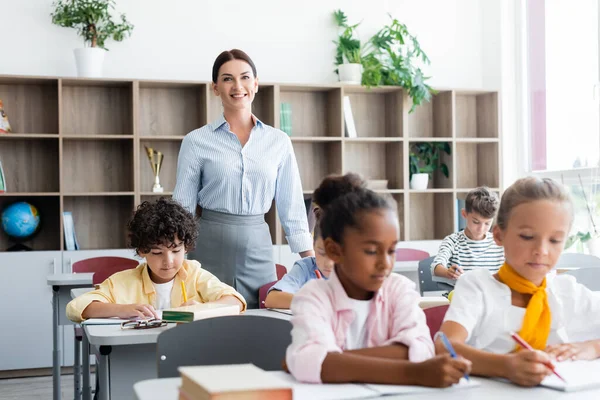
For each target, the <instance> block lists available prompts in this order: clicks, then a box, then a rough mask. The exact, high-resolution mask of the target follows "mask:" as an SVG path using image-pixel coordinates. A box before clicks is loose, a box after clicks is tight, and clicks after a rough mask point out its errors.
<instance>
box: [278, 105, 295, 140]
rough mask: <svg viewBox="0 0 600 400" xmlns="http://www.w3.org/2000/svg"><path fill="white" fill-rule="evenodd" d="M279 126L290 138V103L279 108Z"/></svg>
mask: <svg viewBox="0 0 600 400" xmlns="http://www.w3.org/2000/svg"><path fill="white" fill-rule="evenodd" d="M279 126H280V127H281V130H282V131H284V132H285V133H287V134H288V136H292V105H291V104H290V103H281V105H280V107H279Z"/></svg>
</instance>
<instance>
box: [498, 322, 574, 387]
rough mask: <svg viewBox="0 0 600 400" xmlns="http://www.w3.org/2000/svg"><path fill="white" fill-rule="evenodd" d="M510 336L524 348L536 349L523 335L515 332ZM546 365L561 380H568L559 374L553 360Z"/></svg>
mask: <svg viewBox="0 0 600 400" xmlns="http://www.w3.org/2000/svg"><path fill="white" fill-rule="evenodd" d="M510 337H511V338H513V340H514V341H515V342H517V343H518V344H519V346H521V347H523V348H524V349H527V350H532V351H535V349H534V348H533V347H531V346H530V345H529V343H527V342H526V341H525V340H524V339H523V338H522V337H521V336H519V335H518V334H517V333H515V332H513V333H511V334H510ZM545 365H546V367H548V368H550V370H552V372H553V373H554V375H556V376H558V377H559V378H560V380H562V381H563V382H565V383H567V381H566V380H565V378H563V377H562V376H560V375H559V374H558V372H556V369H555V368H556V367H555V366H554V364H552V362H551V361H549V362H548V363H546V364H545Z"/></svg>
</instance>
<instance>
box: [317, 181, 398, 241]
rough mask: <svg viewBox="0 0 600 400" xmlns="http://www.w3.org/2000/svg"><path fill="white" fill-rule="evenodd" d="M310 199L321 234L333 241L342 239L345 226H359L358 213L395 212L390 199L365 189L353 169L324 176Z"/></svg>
mask: <svg viewBox="0 0 600 400" xmlns="http://www.w3.org/2000/svg"><path fill="white" fill-rule="evenodd" d="M313 199H314V202H315V203H316V204H318V206H319V207H320V209H321V210H320V211H321V212H320V214H319V218H318V224H319V233H320V235H321V237H322V238H323V239H327V238H328V237H331V238H332V239H333V240H334V241H336V242H337V243H342V237H343V234H344V230H345V229H346V227H359V226H358V214H359V213H361V212H364V211H372V210H377V209H389V210H392V211H394V212H397V211H396V204H395V202H394V200H393V199H391V198H389V197H388V196H381V195H379V194H377V193H375V192H373V191H372V190H369V189H367V188H366V182H365V181H364V180H363V179H362V178H361V177H360V176H359V175H357V174H354V173H348V174H346V175H331V176H328V177H326V178H325V179H323V181H322V182H321V184H320V185H319V187H318V188H317V189H316V190H315V192H314V194H313Z"/></svg>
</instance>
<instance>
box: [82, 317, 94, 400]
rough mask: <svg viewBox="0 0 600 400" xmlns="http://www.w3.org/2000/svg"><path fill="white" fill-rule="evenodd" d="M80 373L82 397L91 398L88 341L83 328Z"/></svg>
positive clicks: (85, 399) (89, 399)
mask: <svg viewBox="0 0 600 400" xmlns="http://www.w3.org/2000/svg"><path fill="white" fill-rule="evenodd" d="M81 373H82V375H83V378H82V381H83V387H82V394H83V396H82V399H83V400H92V388H91V385H90V342H88V338H87V334H86V333H85V329H84V330H83V339H82V340H81Z"/></svg>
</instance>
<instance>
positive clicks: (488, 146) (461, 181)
mask: <svg viewBox="0 0 600 400" xmlns="http://www.w3.org/2000/svg"><path fill="white" fill-rule="evenodd" d="M498 149H499V147H498V143H456V164H457V165H456V170H457V177H456V184H457V188H458V189H471V188H475V187H478V186H489V187H492V188H498V187H500V171H499V168H500V167H499V154H498Z"/></svg>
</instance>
